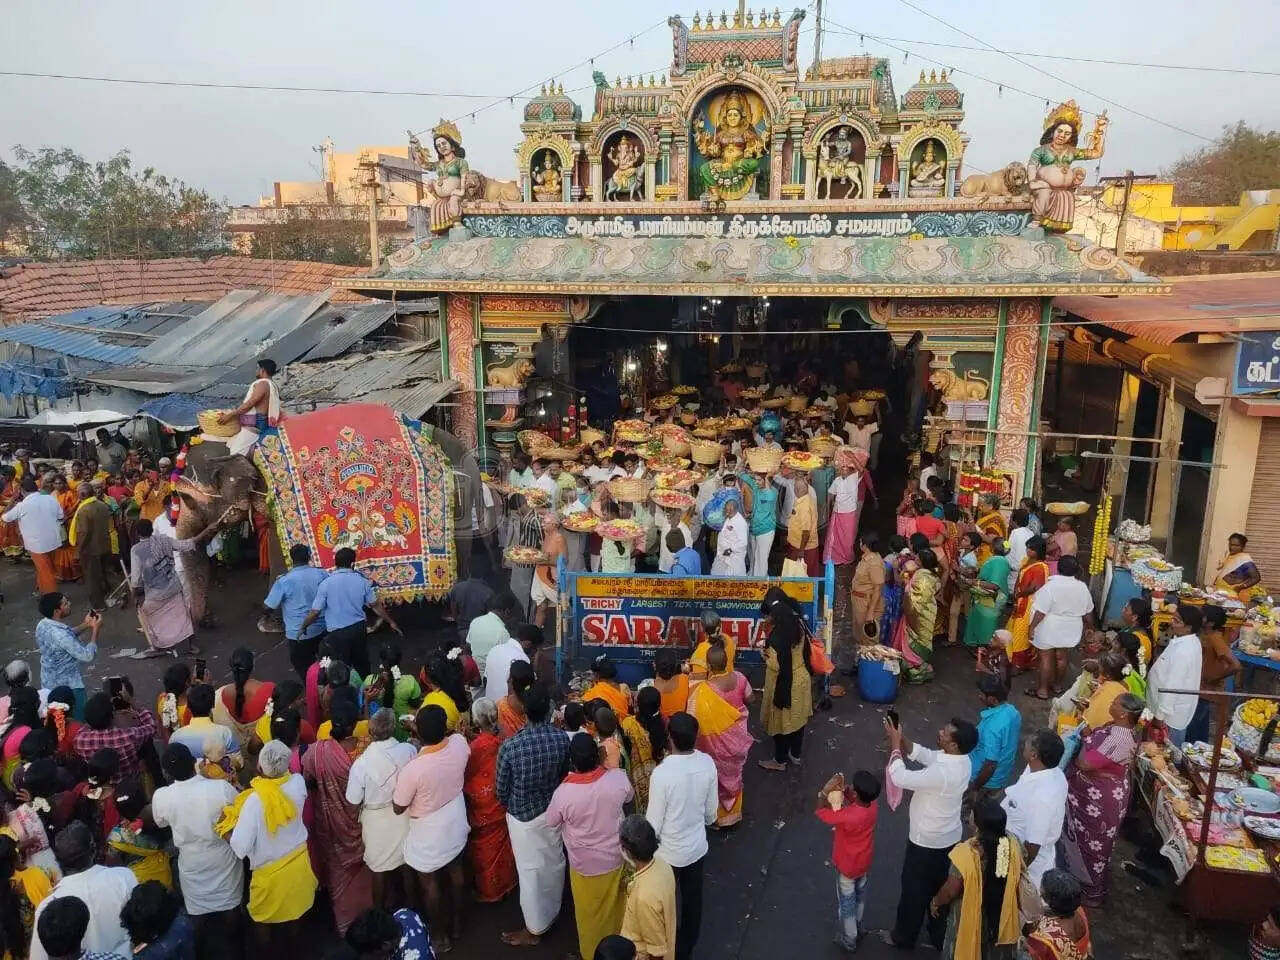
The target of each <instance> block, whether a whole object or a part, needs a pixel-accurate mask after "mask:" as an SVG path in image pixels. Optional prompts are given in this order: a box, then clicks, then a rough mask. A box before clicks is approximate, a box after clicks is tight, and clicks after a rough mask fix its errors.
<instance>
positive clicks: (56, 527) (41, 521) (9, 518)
mask: <svg viewBox="0 0 1280 960" xmlns="http://www.w3.org/2000/svg"><path fill="white" fill-rule="evenodd" d="M2 519H3V520H4V522H5V523H14V522H17V524H18V532H19V533H20V534H22V545H23V546H24V547H26V548H27V553H52V552H53V551H54V550H57V549H58V548H59V547H61V546H62V506H61V505H60V504H59V503H58V501H57V500H55V499H54V498H53V496H52V494H49V493H46V492H45V491H44V490H40V491H37V492H36V493H28V494H27V495H26V496H25V497H23V498H22V499H21V500H20V501H18V502H17V503H16V504H14V506H13V507H12V508H10V509H9V510H7V511H5V514H4V517H3V518H2Z"/></svg>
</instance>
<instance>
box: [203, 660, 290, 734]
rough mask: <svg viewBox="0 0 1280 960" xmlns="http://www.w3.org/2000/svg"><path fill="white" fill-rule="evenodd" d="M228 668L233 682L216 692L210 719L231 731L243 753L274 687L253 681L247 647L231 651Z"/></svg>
mask: <svg viewBox="0 0 1280 960" xmlns="http://www.w3.org/2000/svg"><path fill="white" fill-rule="evenodd" d="M228 665H229V666H230V667H231V680H232V682H231V683H228V684H225V685H223V686H222V687H219V688H218V695H217V698H216V699H215V700H214V702H213V713H212V715H211V716H212V719H213V722H214V723H220V724H222V725H223V726H224V727H229V728H230V729H231V732H232V733H233V734H234V735H235V738H236V743H238V744H239V745H240V749H241V750H243V749H244V748H245V746H246V745H248V744H249V743H250V742H251V741H252V740H253V736H254V734H255V733H256V728H257V725H258V720H259V719H260V718H261V717H262V715H263V714H264V713H265V712H266V710H267V702H268V701H269V700H270V699H271V697H272V695H273V694H274V693H275V690H276V685H275V684H274V683H264V682H263V681H261V680H255V679H254V678H253V676H252V674H253V651H252V650H250V649H249V648H248V647H240V648H238V649H236V650H234V651H232V653H231V658H230V660H229V661H228Z"/></svg>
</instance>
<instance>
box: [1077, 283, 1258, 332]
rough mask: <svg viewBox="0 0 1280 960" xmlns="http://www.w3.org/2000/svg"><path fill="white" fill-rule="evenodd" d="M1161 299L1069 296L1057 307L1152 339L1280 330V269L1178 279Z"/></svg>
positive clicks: (1089, 319) (1094, 321)
mask: <svg viewBox="0 0 1280 960" xmlns="http://www.w3.org/2000/svg"><path fill="white" fill-rule="evenodd" d="M1167 283H1168V285H1169V288H1170V290H1171V291H1172V293H1171V295H1170V296H1169V297H1166V298H1162V299H1160V300H1140V301H1139V300H1114V299H1110V298H1108V297H1098V296H1063V297H1058V298H1057V299H1055V300H1054V306H1056V307H1060V308H1061V309H1063V310H1066V311H1067V312H1068V313H1073V314H1075V315H1076V316H1078V317H1081V318H1082V319H1085V320H1088V321H1090V322H1092V323H1100V324H1103V325H1105V326H1108V327H1111V328H1112V329H1113V330H1120V331H1122V332H1124V333H1127V334H1130V335H1131V336H1134V337H1141V338H1142V339H1143V340H1146V341H1148V342H1150V343H1158V344H1166V345H1167V344H1170V343H1173V342H1175V341H1177V340H1180V339H1181V338H1182V337H1187V336H1192V335H1195V334H1219V335H1221V334H1230V333H1239V332H1240V331H1242V330H1276V329H1280V273H1263V274H1257V273H1237V274H1219V275H1217V276H1203V277H1172V278H1170V279H1169V280H1168V281H1167Z"/></svg>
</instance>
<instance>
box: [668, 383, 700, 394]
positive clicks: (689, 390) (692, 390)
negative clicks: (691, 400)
mask: <svg viewBox="0 0 1280 960" xmlns="http://www.w3.org/2000/svg"><path fill="white" fill-rule="evenodd" d="M671 392H672V393H674V394H675V395H676V396H678V397H696V396H697V395H698V388H697V387H693V386H690V385H689V384H687V383H682V384H679V385H677V386H674V387H672V388H671Z"/></svg>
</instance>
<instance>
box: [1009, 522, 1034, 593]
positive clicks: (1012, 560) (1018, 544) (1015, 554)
mask: <svg viewBox="0 0 1280 960" xmlns="http://www.w3.org/2000/svg"><path fill="white" fill-rule="evenodd" d="M1032 536H1034V534H1032V532H1031V528H1030V527H1027V526H1022V527H1015V528H1014V529H1013V532H1012V533H1010V534H1009V556H1008V560H1009V593H1010V594H1012V593H1013V587H1014V584H1016V583H1017V582H1018V572H1019V571H1020V570H1022V565H1023V563H1025V562H1026V559H1027V541H1028V540H1030V539H1031V538H1032Z"/></svg>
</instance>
